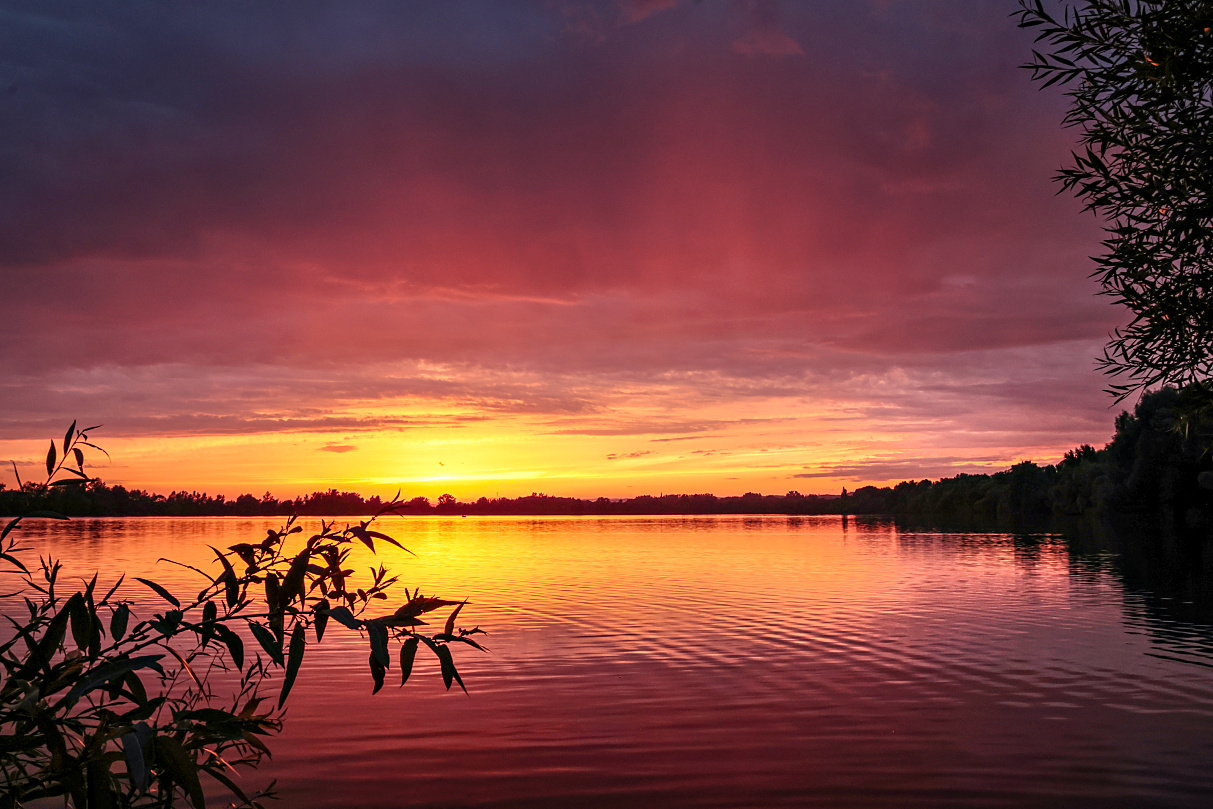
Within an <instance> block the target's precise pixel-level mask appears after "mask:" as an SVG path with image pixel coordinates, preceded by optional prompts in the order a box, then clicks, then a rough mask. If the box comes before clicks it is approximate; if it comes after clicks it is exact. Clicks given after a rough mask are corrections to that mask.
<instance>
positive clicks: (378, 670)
mask: <svg viewBox="0 0 1213 809" xmlns="http://www.w3.org/2000/svg"><path fill="white" fill-rule="evenodd" d="M369 662H370V666H371V679H372V680H374V681H375V687H374V688H372V689H371V693H372V694H378V693H379V689H380V688H383V678H384V677H385V676H386V675H387V668H385V667H384V665H383V663H381V662H380V661H379V658H378V657H376V656H375V653H374V652H371V657H370V661H369Z"/></svg>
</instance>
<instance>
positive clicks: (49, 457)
mask: <svg viewBox="0 0 1213 809" xmlns="http://www.w3.org/2000/svg"><path fill="white" fill-rule="evenodd" d="M54 472H55V442H54V441H52V442H51V448H50V450H49V451H48V452H47V453H46V474H48V475H52V474H54Z"/></svg>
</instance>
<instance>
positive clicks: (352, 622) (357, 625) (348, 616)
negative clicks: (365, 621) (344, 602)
mask: <svg viewBox="0 0 1213 809" xmlns="http://www.w3.org/2000/svg"><path fill="white" fill-rule="evenodd" d="M329 617H330V618H332V619H333V620H334V621H336V622H337V623H339V624H341V625H342V626H345V627H349V628H350V629H361V628H362V621H359V620H358V619H357V618H355V617H354V613H352V612H350V611H349V608H348V607H342V606H336V607H333V608H332V609H331V610H329Z"/></svg>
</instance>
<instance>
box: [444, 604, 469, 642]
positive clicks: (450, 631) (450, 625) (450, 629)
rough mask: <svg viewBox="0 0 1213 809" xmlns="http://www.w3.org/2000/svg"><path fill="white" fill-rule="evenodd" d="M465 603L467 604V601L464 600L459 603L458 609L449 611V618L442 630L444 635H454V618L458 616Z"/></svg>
mask: <svg viewBox="0 0 1213 809" xmlns="http://www.w3.org/2000/svg"><path fill="white" fill-rule="evenodd" d="M466 603H467V601H466V600H464V601H462V602H460V604H459V606H458V607H456V608H455V609H453V610H451V615H450V617H449V618H447V619H446V629H444V630H443V631H444V632H446V634H448V635H453V634H455V616H456V615H458V614H459V611H460V610H461V609H463V605H464V604H466Z"/></svg>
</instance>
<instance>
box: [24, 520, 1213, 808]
mask: <svg viewBox="0 0 1213 809" xmlns="http://www.w3.org/2000/svg"><path fill="white" fill-rule="evenodd" d="M276 525H277V523H276V522H274V521H270V520H263V519H236V518H221V519H106V520H89V519H78V520H74V521H72V522H71V523H67V524H62V523H49V522H48V523H30V524H29V529H28V530H26V531H24V536H25V539H26V540H27V543H28V544H30V545H31V546H32V547H35V548H37V549H38V550H40V551H42V552H44V553H45V552H48V551H49V552H53V553H55V554H57V555H59V556H61V557H62V558H63V559H64V560H65V562H66V563H67V567H68V568H69V570H71V571H72V572H75V573H84V572H85V571H92V570H100V571H101V573H102V579H103V580H104V581H107V582H108V581H112V580H113V579H114V578H116V577H117V575H118V574H119V573H120V572H126V573H127V574H128V576H129V575H149V574H150V575H151V576H152V577H154V578H156V579H157V580H158V581H160V582H162V583H165V584H167V585H168V586H169V588H170V589H174V588H179V589H181V591H182V592H192V591H195V590H196V589H197V586H198V580H197V578H191V577H196V574H192V573H190V571H188V570H184V569H181V568H173V567H170V566H167V565H165V564H164V563H160V564H158V565H157V564H155V563H154V561H155V560H156V559H157V558H158V557H161V556H169V557H172V558H176V559H180V560H182V561H186V562H191V563H194V564H199V565H209V564H210V561H209V559H208V558H207V557H208V555H209V553H210V552H209V551H208V550H206V547H205V546H206V544H208V543H209V544H213V545H216V546H219V547H223V546H226V545H230V544H233V543H235V542H239V541H246V540H255V539H259V538H261V537H262V536H264V533H265V529H266V528H267V527H276ZM386 525H387V528H385V530H388V532H389V533H392V534H393V535H394V536H397V537H398V538H400V539H401V540H402V541H403V542H404V543H405V545H407V546H408V547H409V548H410V549H411V550H413V551H415V552H416V553H417V554H418V558H417V559H414V558H412V557H409V556H407V555H405V554H402V553H399V552H393V553H391V554H388V555H387V556H386V557H385V560H386V563H387V565H388V566H389V567H391V568H393V569H394V570H397V571H399V572H400V573H401V575H402V582H406V583H408V584H409V585H410V586H412V585H419V586H420V587H421V589H422V591H423V592H424V593H426V594H430V593H435V594H441V595H444V596H447V597H454V598H460V599H461V598H464V597H469V598H470V599H471V601H472V603H471V604H470V605H469V606H468V607H467V608H465V609H464V611H463V613H462V614H461V616H460V624H463V625H465V626H471V625H473V624H479V625H480V626H482V627H484V628H485V629H487V630H489V632H490V633H491V634H490V635H489V636H488V638H487V640H486V643H487V644H488V645H489V647H490V648H491V652H490V653H489V654H480V653H478V652H476V651H475V650H473V649H470V648H469V649H467V650H466V651H464V650H456V651H457V658H456V659H457V662H458V664H459V668H460V672H461V673H462V675H463V678H464V681H465V682H466V683H467V686H468V690H469V691H470V696H465V695H464V694H463V693H461V692H459V691H458V689H457V688H456V689H455V690H453V691H451V692H449V693H448V692H446V691H444V690H443V687H442V682H441V679H440V678H439V676H438V671H437V665H436V664H435V662H434V661H433V660H432V659H426V658H425V656H424V654H419V656H418V666H417V669H416V670H415V671H414V674H413V678H412V679H411V680H410V682H409V684H408V685H407V686H406V687H404V688H403V689H401V688H398V687H396V683H398V682H399V679H398V678H399V673H398V672H397V671H394V670H389V672H388V686H387V687H386V688H385V689H384V690H383V691H382V692H381V693H379V694H378V695H376V696H374V697H372V696H371V693H370V691H371V681H370V675H369V673H368V672H367V666H366V660H367V646H366V644H365V641H364V640H363V639H361V638H359V637H358V636H357V634H356V633H351V632H347V631H341V628H340V627H334V628H332V629H330V630H329V634H328V635H326V638H325V642H324V644H323V645H321V646H319V647H316V648H314V649H311V650H309V653H308V660H307V661H306V662H305V665H304V672H303V674H302V675H301V676H300V680H299V682H298V684H297V685H296V687H295V691H294V693H293V694H292V698H291V708H290V712H289V716H288V718H287V723H286V730H285V731H284V733H283V734H282V735H281V736H280V737H278V738H277V739H276V740H275V741H273V742H271V746H272V748H273V750H274V751H275V755H274V760H273V762H272V763H270V764H268V765H267V766H265V767H263V768H262V769H261V770H259V771H257V772H254V773H249V774H247V775H246V776H245V778H244V783H245V784H246V785H248V786H250V787H252V786H257V785H262V784H264V783H265V782H267V781H268V780H269V779H270V778H277V779H279V784H280V786H281V794H282V797H283V801H282V802H281V804H280V805H282V806H283V807H290V809H295V808H296V807H297V808H298V809H320V807H411V806H417V807H443V806H492V807H557V806H585V807H598V806H601V807H608V806H610V807H614V806H663V807H664V806H669V807H750V806H755V807H757V806H865V807H866V806H981V807H986V806H1059V807H1060V806H1124V807H1142V806H1193V807H1196V806H1201V807H1205V806H1213V631H1211V630H1210V626H1209V622H1208V620H1207V617H1208V605H1207V604H1204V603H1201V600H1200V599H1201V598H1202V597H1203V596H1202V594H1203V593H1204V590H1203V585H1202V583H1201V582H1200V581H1194V580H1193V579H1192V578H1191V575H1190V574H1189V576H1188V578H1187V579H1186V580H1184V577H1183V576H1180V577H1179V580H1176V579H1175V576H1174V575H1173V574H1168V573H1159V572H1158V571H1155V570H1152V569H1151V570H1145V569H1143V568H1142V567H1141V565H1140V564H1139V563H1140V562H1141V560H1140V559H1137V560H1134V559H1131V558H1130V557H1129V556H1126V555H1121V554H1117V553H1113V552H1109V551H1106V550H1101V549H1100V546H1098V545H1082V544H1080V543H1074V542H1070V541H1067V540H1066V539H1065V538H1062V537H1058V536H1049V535H1037V536H1031V537H1013V536H1009V535H1002V534H988V535H987V534H943V533H932V532H907V531H904V530H898V529H897V528H895V527H893V526H892V525H889V524H882V523H862V524H856V522H855V521H853V520H852V521H850V522H849V523H844V522H843V521H842V520H841V519H840V518H837V517H823V518H788V517H692V518H670V517H661V518H622V519H619V518H612V519H605V518H540V519H530V518H467V519H445V518H410V519H406V520H403V521H402V520H394V521H392V522H389V523H387V524H386ZM359 561H362V562H363V564H360V565H358V567H360V568H363V569H365V567H366V565H367V564H369V563H370V558H369V556H368V557H367V558H366V559H365V560H359ZM131 593H132V595H136V593H135V591H133V590H132V591H131ZM137 595H138V597H140V598H144V597H145V593H138V594H137ZM384 611H385V612H387V611H390V609H385V610H384ZM394 678H395V679H394ZM214 792H215V795H216V798H218V795H219V792H220V790H218V789H215V790H214ZM215 805H216V806H219V805H222V804H220V803H216V804H215Z"/></svg>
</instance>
